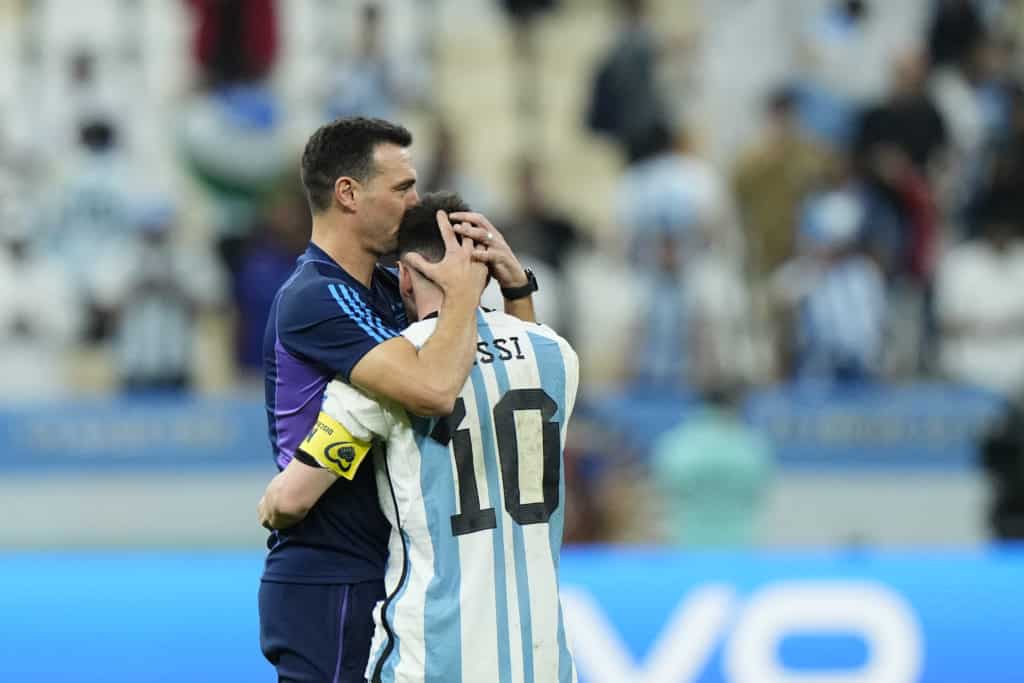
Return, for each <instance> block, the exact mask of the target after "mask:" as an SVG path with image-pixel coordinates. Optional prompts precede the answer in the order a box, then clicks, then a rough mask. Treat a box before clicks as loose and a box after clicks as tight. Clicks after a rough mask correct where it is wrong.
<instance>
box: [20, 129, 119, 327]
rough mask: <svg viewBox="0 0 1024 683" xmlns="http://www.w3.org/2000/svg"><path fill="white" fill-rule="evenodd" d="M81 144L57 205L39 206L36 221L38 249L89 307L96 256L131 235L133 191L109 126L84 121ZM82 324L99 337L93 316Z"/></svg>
mask: <svg viewBox="0 0 1024 683" xmlns="http://www.w3.org/2000/svg"><path fill="white" fill-rule="evenodd" d="M80 143H81V154H80V155H79V156H78V157H77V159H75V160H74V162H73V163H72V164H71V167H70V170H69V172H68V173H67V178H66V180H64V181H63V182H62V184H61V185H60V186H59V189H58V191H57V192H56V193H55V196H56V198H57V199H56V202H55V203H52V204H47V205H45V206H43V207H42V211H41V214H40V216H39V218H38V220H39V221H40V222H41V226H40V228H39V233H40V235H41V241H42V244H43V245H44V247H45V249H46V251H47V253H48V254H50V255H51V256H52V257H54V258H55V259H56V260H57V261H58V262H59V265H60V266H61V267H62V268H63V270H64V272H65V273H66V276H67V277H68V278H69V280H70V282H71V286H72V287H73V288H74V291H75V292H76V295H75V298H76V299H79V300H80V301H82V302H83V303H86V304H89V305H91V304H92V303H93V299H94V297H95V291H94V290H95V288H96V286H97V285H96V280H97V278H98V277H100V276H101V272H100V265H99V260H100V257H101V255H102V254H103V253H104V252H105V251H106V250H107V249H109V248H110V247H111V246H112V245H114V244H117V243H119V242H121V241H123V240H126V239H128V238H129V235H130V233H131V230H132V226H131V203H132V201H133V195H134V193H135V192H136V191H137V189H138V187H137V183H136V181H135V179H134V178H133V168H132V166H131V165H130V164H129V162H128V161H127V158H126V156H125V154H124V153H123V151H122V149H121V146H120V144H119V141H118V131H117V128H115V127H114V125H113V123H111V122H110V121H108V120H105V119H97V120H91V121H88V122H86V123H85V124H84V125H83V126H82V128H81V130H80ZM86 325H87V330H86V331H87V336H88V337H89V338H91V339H98V338H99V337H102V336H103V334H104V330H103V327H102V324H101V322H100V318H98V317H97V316H95V315H92V316H90V319H89V320H87V321H86Z"/></svg>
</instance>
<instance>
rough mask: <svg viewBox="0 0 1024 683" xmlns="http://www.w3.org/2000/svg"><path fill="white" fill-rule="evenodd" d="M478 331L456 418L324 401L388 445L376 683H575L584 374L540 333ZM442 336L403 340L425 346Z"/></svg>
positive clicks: (359, 400)
mask: <svg viewBox="0 0 1024 683" xmlns="http://www.w3.org/2000/svg"><path fill="white" fill-rule="evenodd" d="M477 320H478V323H477V324H478V337H477V342H478V343H477V350H478V353H477V359H476V363H475V365H474V367H473V369H472V372H471V374H470V377H469V379H468V380H467V382H466V386H465V387H464V388H463V390H462V393H461V395H460V396H459V398H458V401H457V402H456V406H455V411H454V412H453V413H452V415H450V416H449V417H447V418H440V419H426V418H420V417H417V416H414V415H410V414H408V413H407V412H406V411H405V410H404V409H403V408H401V407H400V406H398V405H397V404H395V403H393V402H389V401H386V400H383V399H382V400H374V399H371V398H370V397H368V396H366V395H365V394H362V393H360V392H359V391H358V390H356V389H354V388H353V387H351V386H349V385H347V384H345V383H343V382H338V381H333V382H331V383H330V384H329V385H328V388H327V392H326V395H325V398H324V405H323V408H322V411H323V412H324V413H326V414H327V415H328V416H330V417H331V418H333V419H334V420H337V421H338V422H339V423H341V424H342V425H344V426H345V428H346V429H348V431H349V432H350V433H351V435H352V436H353V437H355V438H356V439H361V440H370V439H374V438H376V439H377V440H383V441H384V442H385V445H386V449H385V450H386V455H385V456H384V457H379V455H378V457H376V459H375V470H376V473H377V485H378V492H379V494H380V500H381V507H382V509H383V510H384V513H385V516H386V517H387V518H388V520H389V521H390V522H391V525H392V531H391V538H390V543H389V555H388V562H387V575H386V578H385V583H386V587H387V596H388V597H387V600H385V601H384V602H383V603H381V604H380V605H378V607H377V609H376V610H375V611H374V619H375V633H374V639H373V644H372V646H371V652H370V661H369V665H368V668H367V677H368V678H369V679H370V680H372V681H382V682H384V683H391V682H394V681H425V682H436V683H442V682H443V683H457V682H458V681H464V682H465V683H477V682H479V681H494V682H495V683H550V682H553V681H558V682H559V683H570V682H572V681H575V680H576V671H575V667H574V665H573V661H572V655H571V654H570V652H569V647H568V643H567V638H566V634H565V624H564V619H563V615H562V609H561V604H560V602H559V598H558V558H559V552H560V549H561V544H562V526H563V519H564V514H565V484H564V480H563V462H562V451H563V448H564V445H565V436H566V426H567V423H568V420H569V417H570V415H571V414H572V410H573V406H574V403H575V398H576V389H577V386H578V383H579V362H578V359H577V356H576V353H575V351H573V349H572V347H570V346H569V344H568V343H567V342H566V341H565V340H564V339H562V338H561V337H559V336H558V335H557V334H556V333H555V332H554V331H552V330H551V329H550V328H548V327H546V326H543V325H538V324H536V323H525V322H523V321H521V320H519V319H517V318H514V317H512V316H508V315H505V314H504V313H497V312H486V313H483V312H481V313H478V317H477ZM435 326H436V320H426V321H422V322H419V323H416V324H414V325H412V326H411V327H409V328H408V329H407V330H406V331H405V332H404V333H403V334H404V335H405V336H406V337H407V338H409V339H410V341H412V342H413V343H414V344H415V345H416V346H422V345H423V343H425V342H426V340H427V339H428V338H429V337H430V335H431V333H432V332H433V330H434V328H435ZM379 452H380V451H378V453H379Z"/></svg>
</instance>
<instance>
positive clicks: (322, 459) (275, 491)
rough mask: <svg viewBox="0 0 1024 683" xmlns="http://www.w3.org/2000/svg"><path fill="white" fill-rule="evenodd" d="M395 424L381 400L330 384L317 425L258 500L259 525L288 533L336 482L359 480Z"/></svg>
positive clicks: (336, 383) (336, 381)
mask: <svg viewBox="0 0 1024 683" xmlns="http://www.w3.org/2000/svg"><path fill="white" fill-rule="evenodd" d="M392 424H393V422H392V418H391V414H390V413H389V412H388V411H387V410H386V409H385V408H384V407H382V406H381V405H380V404H379V403H378V402H377V401H375V400H373V399H371V398H370V397H368V396H366V395H365V394H362V393H361V392H359V391H358V390H357V389H355V388H353V387H350V386H348V385H347V384H345V383H344V382H341V381H339V380H334V381H332V382H330V383H329V384H328V385H327V389H326V390H325V392H324V401H323V405H322V406H321V409H320V414H319V415H318V416H317V418H316V423H315V424H314V425H313V428H312V429H311V430H310V432H309V434H308V435H306V438H305V439H303V440H302V443H301V444H299V447H298V449H297V450H296V452H295V458H293V459H292V461H291V462H290V463H288V466H287V467H286V468H285V469H284V470H283V471H282V472H281V473H280V474H278V475H277V476H276V477H274V478H273V479H272V480H271V481H270V484H269V485H268V486H267V490H266V492H265V493H264V494H263V498H262V499H261V500H260V503H259V506H258V508H257V512H258V515H259V520H260V524H261V525H262V526H265V527H267V528H268V529H284V528H287V527H289V526H292V525H294V524H297V523H298V522H300V521H301V520H302V519H303V518H304V517H305V516H306V515H307V514H309V511H310V510H311V509H313V506H314V505H315V504H316V502H317V501H318V500H320V497H321V496H323V495H324V493H326V492H327V489H329V488H330V487H331V486H333V485H334V483H335V482H337V481H338V480H339V479H348V480H349V481H351V480H352V479H354V478H355V476H356V472H357V471H358V470H359V467H360V466H361V465H362V464H363V462H364V461H365V460H366V457H367V456H368V455H369V454H370V451H371V449H372V447H373V439H374V438H375V437H381V438H385V439H386V438H387V436H388V434H389V433H390V431H391V427H392Z"/></svg>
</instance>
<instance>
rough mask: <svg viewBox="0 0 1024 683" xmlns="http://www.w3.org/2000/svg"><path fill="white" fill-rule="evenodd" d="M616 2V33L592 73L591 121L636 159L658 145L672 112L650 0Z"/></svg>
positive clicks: (592, 125) (593, 125)
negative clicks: (661, 81)
mask: <svg viewBox="0 0 1024 683" xmlns="http://www.w3.org/2000/svg"><path fill="white" fill-rule="evenodd" d="M617 4H618V6H619V9H620V18H619V26H618V28H617V35H616V37H615V39H614V43H613V45H612V47H611V49H610V50H609V51H608V53H607V54H606V55H605V56H604V57H602V59H601V61H600V63H599V65H598V67H597V72H596V74H595V76H594V82H593V85H592V89H591V94H590V103H589V108H588V110H587V125H588V126H589V127H590V129H591V130H592V131H594V132H595V133H599V134H602V135H607V136H608V137H610V138H611V139H612V140H614V141H615V142H617V143H618V144H619V146H620V147H621V148H622V150H623V152H624V153H625V155H626V158H627V159H628V160H629V161H630V163H632V162H635V161H639V160H641V159H643V158H645V157H647V156H650V155H651V154H652V153H657V152H658V151H660V150H659V149H658V147H659V145H658V141H657V137H658V136H659V135H660V133H659V128H664V127H666V126H667V125H668V114H667V109H666V104H665V102H664V99H663V97H662V94H661V93H660V92H659V90H658V87H657V73H656V72H657V67H658V45H657V41H656V38H655V35H654V29H653V27H652V26H651V24H650V19H649V16H648V11H647V10H648V8H647V2H646V0H618V3H617Z"/></svg>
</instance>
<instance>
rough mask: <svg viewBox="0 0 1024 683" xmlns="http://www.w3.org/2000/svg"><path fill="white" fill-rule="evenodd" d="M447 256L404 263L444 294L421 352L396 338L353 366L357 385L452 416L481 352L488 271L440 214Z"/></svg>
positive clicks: (412, 257) (423, 411) (421, 411)
mask: <svg viewBox="0 0 1024 683" xmlns="http://www.w3.org/2000/svg"><path fill="white" fill-rule="evenodd" d="M437 220H438V225H439V227H440V228H441V236H442V237H443V238H444V242H445V256H444V258H443V259H442V260H441V261H439V262H438V263H429V262H427V261H426V260H425V259H423V257H422V256H420V255H419V254H415V253H409V254H406V255H405V257H404V259H403V261H404V263H405V265H406V266H408V267H411V268H414V269H415V270H417V271H419V272H420V273H422V274H423V275H424V276H425V277H427V278H428V279H429V280H431V281H433V282H434V283H436V284H437V285H438V286H439V287H440V288H441V290H442V291H443V292H444V302H443V303H442V304H441V311H440V315H439V317H438V321H437V328H436V329H435V330H434V333H433V335H432V336H431V337H430V339H429V340H427V343H426V344H424V345H423V347H422V348H420V349H418V350H417V348H416V347H415V346H413V345H412V343H410V342H409V341H408V340H407V339H405V338H404V337H396V338H394V339H389V340H388V341H386V342H383V343H381V344H379V345H377V346H376V347H374V348H373V349H371V350H370V351H369V352H368V353H367V354H366V355H365V356H363V357H362V358H361V359H360V360H359V362H358V363H356V365H355V367H353V368H352V373H351V381H352V384H353V385H355V386H358V387H360V388H362V389H365V390H367V391H369V392H370V393H372V394H375V395H378V396H384V397H386V398H389V399H391V400H393V401H397V402H398V403H400V404H401V405H403V406H405V407H406V408H408V409H409V410H410V411H412V412H413V413H416V414H418V415H423V416H440V415H448V414H450V413H451V412H452V408H453V407H454V405H455V399H456V398H457V397H458V395H459V392H460V391H462V387H463V385H464V384H465V383H466V378H467V377H469V371H470V368H471V367H472V366H473V358H474V354H475V351H476V309H477V306H478V305H479V303H480V293H481V292H482V291H483V288H484V283H485V281H486V278H487V268H486V267H485V266H483V265H481V264H480V263H477V262H476V261H474V259H473V246H474V245H473V242H472V241H471V240H468V239H467V240H463V241H462V244H461V245H460V244H458V243H457V242H456V240H455V233H454V232H453V231H452V227H451V224H450V223H449V222H448V218H447V216H445V214H444V212H443V211H439V212H438V215H437Z"/></svg>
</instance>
